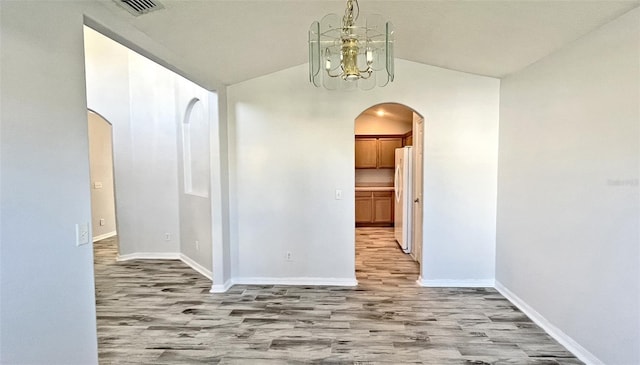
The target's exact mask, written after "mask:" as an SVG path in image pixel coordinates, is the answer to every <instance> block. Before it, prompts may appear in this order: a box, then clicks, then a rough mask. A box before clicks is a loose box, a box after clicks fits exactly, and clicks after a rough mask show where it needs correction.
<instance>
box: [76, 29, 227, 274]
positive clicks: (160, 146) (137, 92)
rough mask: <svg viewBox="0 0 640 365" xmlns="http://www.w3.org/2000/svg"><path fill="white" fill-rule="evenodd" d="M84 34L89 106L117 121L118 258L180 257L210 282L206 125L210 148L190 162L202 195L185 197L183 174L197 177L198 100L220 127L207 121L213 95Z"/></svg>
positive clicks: (108, 41) (92, 33)
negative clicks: (193, 116)
mask: <svg viewBox="0 0 640 365" xmlns="http://www.w3.org/2000/svg"><path fill="white" fill-rule="evenodd" d="M85 33H86V59H87V62H86V69H87V100H88V105H89V107H90V108H93V109H95V110H96V111H98V112H100V113H101V114H103V115H104V116H105V117H109V116H113V118H109V119H110V120H113V129H114V152H115V156H116V158H115V160H116V161H115V172H116V195H117V207H118V223H119V242H120V254H121V255H129V257H141V256H145V255H146V256H148V257H152V256H153V255H158V254H166V255H167V256H171V255H172V254H174V256H175V255H177V254H179V253H181V254H183V255H184V256H186V257H187V260H189V261H190V264H194V263H195V265H196V266H198V267H199V269H202V270H201V272H203V273H204V274H205V275H207V276H209V277H210V276H211V270H212V221H211V209H212V207H211V205H212V204H211V199H210V197H209V196H210V194H209V190H210V181H209V179H210V173H211V172H210V168H209V164H210V158H209V154H210V152H209V151H210V147H209V138H210V136H209V129H208V126H207V127H206V128H205V130H204V131H194V139H195V138H200V139H202V140H203V141H204V145H203V146H202V147H203V148H204V150H202V151H196V152H198V153H194V155H193V156H192V158H193V160H195V161H204V162H205V163H204V165H203V166H204V170H203V171H201V172H203V174H204V179H202V178H200V179H199V180H197V182H198V185H201V187H199V189H200V190H199V191H198V192H197V194H193V193H187V192H186V190H187V188H186V186H185V176H191V175H192V174H191V173H188V171H187V174H186V175H185V165H184V161H183V159H184V156H185V155H184V150H183V140H184V136H183V134H184V130H183V127H184V121H185V118H186V112H187V107H188V105H189V104H190V102H191V101H192V100H194V99H196V98H197V99H198V100H199V102H198V103H199V105H200V106H201V108H202V113H203V115H204V116H205V117H206V120H204V123H206V124H208V123H211V124H212V125H213V126H214V127H216V126H217V124H218V119H217V115H214V117H213V118H211V120H210V119H209V114H210V113H211V112H212V110H211V107H210V103H211V100H210V92H208V91H207V90H205V89H204V88H202V87H200V86H198V85H196V84H194V83H193V82H190V81H188V80H187V79H185V78H183V77H181V76H179V75H176V74H175V73H173V72H171V71H169V70H167V69H165V68H164V67H162V66H160V65H158V64H156V63H154V62H152V61H150V60H149V59H147V58H145V57H142V56H140V55H139V54H137V53H135V52H133V51H131V50H128V49H126V48H125V47H124V46H122V45H120V44H118V43H116V42H114V41H112V40H111V39H108V38H107V37H105V36H103V35H101V34H100V33H98V32H96V31H94V30H92V29H90V28H86V30H85ZM213 102H214V103H217V99H213ZM215 111H217V108H216V110H215ZM214 114H215V113H214ZM202 133H204V136H202ZM202 137H204V138H202ZM214 142H215V141H214ZM193 145H195V143H193ZM215 146H217V143H215ZM189 166H191V164H189ZM200 180H202V181H200ZM167 233H168V234H169V235H170V237H171V238H170V240H166V237H165V236H166V234H167ZM124 257H127V256H124Z"/></svg>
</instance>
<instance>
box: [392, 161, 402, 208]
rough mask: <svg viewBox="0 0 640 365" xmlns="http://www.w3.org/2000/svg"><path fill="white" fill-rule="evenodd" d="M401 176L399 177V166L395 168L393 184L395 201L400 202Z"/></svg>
mask: <svg viewBox="0 0 640 365" xmlns="http://www.w3.org/2000/svg"><path fill="white" fill-rule="evenodd" d="M400 179H401V176H400V165H398V166H396V175H395V179H394V182H393V185H394V187H395V191H396V201H400V194H402V186H400V184H401V182H400Z"/></svg>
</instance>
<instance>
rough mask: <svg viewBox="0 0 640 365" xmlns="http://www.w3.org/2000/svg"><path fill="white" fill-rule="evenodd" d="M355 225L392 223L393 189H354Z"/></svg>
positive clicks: (386, 224) (385, 224)
mask: <svg viewBox="0 0 640 365" xmlns="http://www.w3.org/2000/svg"><path fill="white" fill-rule="evenodd" d="M355 207H356V214H355V215H356V225H357V226H360V227H366V226H390V225H393V191H366V190H365V191H362V190H361V191H356V202H355Z"/></svg>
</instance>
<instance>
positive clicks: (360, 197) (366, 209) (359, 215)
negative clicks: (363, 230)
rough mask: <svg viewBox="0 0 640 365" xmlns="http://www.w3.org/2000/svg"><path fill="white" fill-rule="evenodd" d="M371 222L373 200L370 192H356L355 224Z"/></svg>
mask: <svg viewBox="0 0 640 365" xmlns="http://www.w3.org/2000/svg"><path fill="white" fill-rule="evenodd" d="M371 221H373V200H371V192H364V191H362V192H361V191H356V223H369V222H371Z"/></svg>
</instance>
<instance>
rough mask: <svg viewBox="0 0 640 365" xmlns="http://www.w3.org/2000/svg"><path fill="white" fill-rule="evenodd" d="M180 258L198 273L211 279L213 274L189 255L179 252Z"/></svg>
mask: <svg viewBox="0 0 640 365" xmlns="http://www.w3.org/2000/svg"><path fill="white" fill-rule="evenodd" d="M180 260H181V261H182V262H184V263H185V264H187V265H189V266H190V267H191V268H192V269H194V270H195V271H197V272H199V273H200V274H202V275H203V276H204V277H206V278H207V279H209V280H213V279H212V278H213V275H212V274H211V271H210V270H208V269H207V268H205V267H204V266H202V265H200V264H199V263H197V262H195V261H194V260H193V259H192V258H191V257H189V256H187V255H185V254H182V253H181V254H180Z"/></svg>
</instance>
